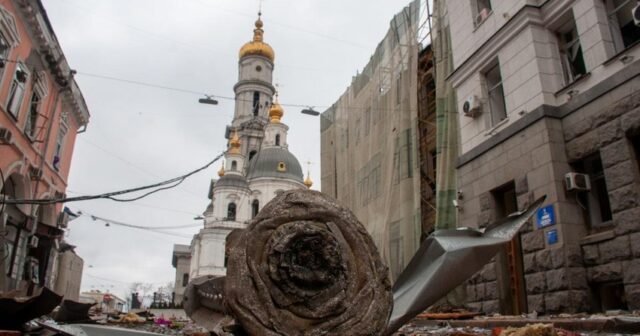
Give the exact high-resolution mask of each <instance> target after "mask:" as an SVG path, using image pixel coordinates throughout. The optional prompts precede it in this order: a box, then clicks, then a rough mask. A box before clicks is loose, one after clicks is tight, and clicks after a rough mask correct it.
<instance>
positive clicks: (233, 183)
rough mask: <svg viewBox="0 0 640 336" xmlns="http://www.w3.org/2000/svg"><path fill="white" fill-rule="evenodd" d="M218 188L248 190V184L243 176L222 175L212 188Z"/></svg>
mask: <svg viewBox="0 0 640 336" xmlns="http://www.w3.org/2000/svg"><path fill="white" fill-rule="evenodd" d="M218 187H235V188H246V189H249V184H248V183H247V180H246V179H245V178H244V176H241V175H235V174H224V175H223V176H221V177H220V179H219V180H218V181H216V184H215V185H214V188H218Z"/></svg>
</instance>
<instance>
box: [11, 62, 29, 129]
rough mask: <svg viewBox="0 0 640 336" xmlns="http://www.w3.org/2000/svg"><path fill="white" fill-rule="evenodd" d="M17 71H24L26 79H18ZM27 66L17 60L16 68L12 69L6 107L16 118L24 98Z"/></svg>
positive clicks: (27, 72) (18, 115)
mask: <svg viewBox="0 0 640 336" xmlns="http://www.w3.org/2000/svg"><path fill="white" fill-rule="evenodd" d="M18 71H24V72H25V73H26V74H27V79H26V80H25V81H24V82H21V81H20V80H18ZM29 77H30V76H29V70H28V68H27V67H26V66H25V65H24V64H22V62H19V63H17V64H16V68H15V70H14V71H13V78H12V80H11V87H10V88H9V95H8V96H7V103H6V109H7V112H9V114H11V115H12V116H13V117H14V118H15V119H16V120H18V118H19V117H20V110H21V109H22V101H23V100H24V94H25V92H26V87H27V82H28V81H29Z"/></svg>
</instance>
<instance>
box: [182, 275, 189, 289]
mask: <svg viewBox="0 0 640 336" xmlns="http://www.w3.org/2000/svg"><path fill="white" fill-rule="evenodd" d="M188 283H189V273H183V274H182V287H187V284H188Z"/></svg>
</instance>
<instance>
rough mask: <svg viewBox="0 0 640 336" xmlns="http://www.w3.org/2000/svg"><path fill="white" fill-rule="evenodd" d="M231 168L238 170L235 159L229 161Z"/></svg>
mask: <svg viewBox="0 0 640 336" xmlns="http://www.w3.org/2000/svg"><path fill="white" fill-rule="evenodd" d="M231 170H238V163H237V162H236V161H231Z"/></svg>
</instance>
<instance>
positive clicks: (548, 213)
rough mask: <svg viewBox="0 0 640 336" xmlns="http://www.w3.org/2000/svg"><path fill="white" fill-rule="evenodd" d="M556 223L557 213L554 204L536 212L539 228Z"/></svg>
mask: <svg viewBox="0 0 640 336" xmlns="http://www.w3.org/2000/svg"><path fill="white" fill-rule="evenodd" d="M555 223H556V215H555V213H554V212H553V204H551V205H547V206H546V207H544V208H540V209H538V212H537V213H536V226H537V227H538V229H540V228H543V227H547V226H550V225H554V224H555Z"/></svg>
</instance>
